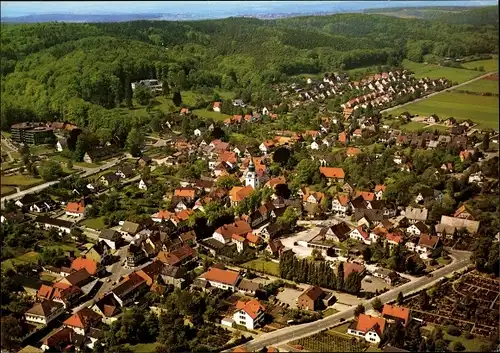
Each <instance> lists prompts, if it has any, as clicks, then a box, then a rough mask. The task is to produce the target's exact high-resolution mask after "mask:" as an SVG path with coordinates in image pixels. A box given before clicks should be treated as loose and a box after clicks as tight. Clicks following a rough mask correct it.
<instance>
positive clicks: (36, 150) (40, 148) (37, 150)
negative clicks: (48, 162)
mask: <svg viewBox="0 0 500 353" xmlns="http://www.w3.org/2000/svg"><path fill="white" fill-rule="evenodd" d="M29 148H30V153H31V154H32V155H33V156H40V155H44V154H49V153H53V152H54V151H55V149H54V146H51V145H35V146H29Z"/></svg>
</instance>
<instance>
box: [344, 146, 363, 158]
mask: <svg viewBox="0 0 500 353" xmlns="http://www.w3.org/2000/svg"><path fill="white" fill-rule="evenodd" d="M346 153H347V155H348V156H356V155H358V154H360V153H361V150H360V149H359V148H357V147H347V151H346Z"/></svg>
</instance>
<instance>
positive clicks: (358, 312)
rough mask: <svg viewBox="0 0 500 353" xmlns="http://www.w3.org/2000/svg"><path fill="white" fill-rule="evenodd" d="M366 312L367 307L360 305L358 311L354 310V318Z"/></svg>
mask: <svg viewBox="0 0 500 353" xmlns="http://www.w3.org/2000/svg"><path fill="white" fill-rule="evenodd" d="M364 312H365V307H364V306H363V304H358V306H357V307H356V309H354V316H355V317H358V316H359V315H360V314H364Z"/></svg>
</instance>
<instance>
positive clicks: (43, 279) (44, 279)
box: [40, 274, 57, 282]
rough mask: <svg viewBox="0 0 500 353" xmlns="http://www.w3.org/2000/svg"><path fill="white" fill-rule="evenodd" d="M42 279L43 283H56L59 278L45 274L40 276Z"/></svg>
mask: <svg viewBox="0 0 500 353" xmlns="http://www.w3.org/2000/svg"><path fill="white" fill-rule="evenodd" d="M40 279H41V280H42V281H47V282H54V281H55V280H56V279H57V277H55V276H51V275H45V274H44V275H40Z"/></svg>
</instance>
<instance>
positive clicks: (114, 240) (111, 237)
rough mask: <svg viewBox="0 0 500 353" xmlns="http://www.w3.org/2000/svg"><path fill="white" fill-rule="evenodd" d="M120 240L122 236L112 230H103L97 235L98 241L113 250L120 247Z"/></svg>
mask: <svg viewBox="0 0 500 353" xmlns="http://www.w3.org/2000/svg"><path fill="white" fill-rule="evenodd" d="M121 240H122V235H121V234H120V233H119V232H117V231H116V230H113V229H103V230H101V233H99V241H103V242H105V243H106V244H107V245H108V246H109V247H110V248H111V249H113V250H116V249H117V248H118V247H119V246H120V243H121Z"/></svg>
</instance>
